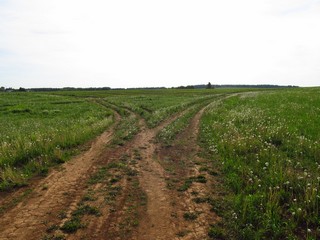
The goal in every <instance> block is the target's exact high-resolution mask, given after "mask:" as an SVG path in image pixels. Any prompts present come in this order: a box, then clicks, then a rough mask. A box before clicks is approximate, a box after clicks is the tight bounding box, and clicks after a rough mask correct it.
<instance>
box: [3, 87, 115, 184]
mask: <svg viewBox="0 0 320 240" xmlns="http://www.w3.org/2000/svg"><path fill="white" fill-rule="evenodd" d="M0 112H1V115H0V125H1V128H0V136H1V138H0V173H1V175H0V189H2V190H3V189H7V188H10V187H12V186H17V185H21V184H25V183H26V180H27V179H28V178H29V177H30V176H32V175H33V174H34V173H42V174H45V173H46V172H47V170H48V166H49V165H52V163H54V162H57V163H59V162H64V161H65V160H66V159H67V158H68V154H70V150H72V149H73V148H74V147H75V146H78V145H79V144H82V143H84V142H85V141H88V140H90V139H91V138H93V137H94V136H95V135H97V134H98V133H101V132H102V131H103V130H104V129H106V128H107V127H108V126H110V125H111V124H112V122H113V113H112V111H111V110H110V109H108V108H106V107H103V106H101V105H98V104H96V103H94V102H90V101H87V100H85V99H74V98H70V97H65V96H54V95H48V94H35V93H22V94H21V93H20V94H19V93H3V94H1V95H0ZM68 150H69V151H68Z"/></svg>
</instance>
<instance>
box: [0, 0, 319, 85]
mask: <svg viewBox="0 0 320 240" xmlns="http://www.w3.org/2000/svg"><path fill="white" fill-rule="evenodd" d="M1 5H2V3H1V2H0V85H5V86H13V87H19V86H24V87H41V86H50V87H61V86H83V87H84V86H111V87H137V86H177V85H187V84H198V83H206V82H208V81H211V82H212V83H217V84H224V83H230V84H236V83H241V84H243V83H248V84H263V83H270V84H291V85H306V86H311V85H319V83H318V82H319V78H320V69H319V67H318V63H319V62H320V44H319V42H320V35H319V34H318V29H320V14H319V13H320V8H319V6H320V4H319V1H315V0H313V1H312V0H310V1H306V0H305V1H299V0H282V1H278V0H265V1H257V0H255V1H254V0H244V1H236V0H227V1H209V0H208V1H190V0H185V1H182V0H179V1H178V0H171V1H168V0H164V1H141V0H140V1H124V0H122V1H121V0H120V1H99V0H92V1H79V0H78V1H74V0H64V1H62V0H55V1H49V0H29V1H23V0H12V1H7V3H6V4H4V5H2V6H1ZM1 49H2V51H1ZM4 52H5V53H4Z"/></svg>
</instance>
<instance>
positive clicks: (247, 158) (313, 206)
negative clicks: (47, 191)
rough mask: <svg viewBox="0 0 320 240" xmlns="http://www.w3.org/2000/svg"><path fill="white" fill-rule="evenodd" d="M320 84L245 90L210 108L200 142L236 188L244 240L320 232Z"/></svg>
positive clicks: (233, 219)
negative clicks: (306, 86) (303, 87)
mask: <svg viewBox="0 0 320 240" xmlns="http://www.w3.org/2000/svg"><path fill="white" fill-rule="evenodd" d="M319 139H320V89H319V88H318V89H317V88H316V89H298V90H296V89H292V90H281V91H276V92H263V93H262V92H260V93H257V94H244V95H242V96H238V97H232V98H229V99H227V100H225V101H223V102H220V103H219V104H217V105H216V106H213V107H212V108H211V109H210V110H209V111H207V112H206V113H205V114H204V116H203V119H202V122H201V133H200V141H201V143H202V145H203V147H204V148H205V149H206V150H207V151H208V152H210V155H211V157H212V164H213V165H214V166H216V167H221V168H222V170H223V173H224V176H225V182H226V183H227V185H228V187H229V189H230V190H231V191H232V195H231V205H232V209H233V212H225V213H224V214H225V218H226V220H227V216H228V217H230V219H229V222H230V223H231V224H230V225H229V226H228V227H230V226H231V227H232V228H233V230H234V232H236V234H237V235H236V236H238V237H237V238H238V239H281V238H283V239H319V238H320V210H319V200H320V192H319V191H320V142H319Z"/></svg>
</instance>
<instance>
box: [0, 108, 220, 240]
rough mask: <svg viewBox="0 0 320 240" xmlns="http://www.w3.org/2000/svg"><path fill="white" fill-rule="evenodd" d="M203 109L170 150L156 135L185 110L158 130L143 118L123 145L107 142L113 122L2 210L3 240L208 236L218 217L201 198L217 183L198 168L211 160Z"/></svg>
mask: <svg viewBox="0 0 320 240" xmlns="http://www.w3.org/2000/svg"><path fill="white" fill-rule="evenodd" d="M204 110H205V107H204V108H203V109H201V111H199V112H198V113H197V114H196V115H195V116H194V117H193V119H192V121H191V122H190V125H189V126H188V127H187V128H186V130H185V131H183V132H182V133H180V134H179V135H178V136H177V138H176V140H175V142H174V143H173V144H172V146H171V147H169V148H168V147H163V146H161V144H159V143H156V141H155V137H156V135H157V133H158V132H159V131H160V130H161V129H163V128H164V127H165V126H167V125H168V124H170V123H171V122H172V121H174V120H175V119H176V118H178V117H179V116H180V115H181V114H182V113H180V114H176V115H175V116H173V117H171V118H170V119H168V120H167V121H165V122H163V123H162V124H160V125H159V126H158V127H156V128H154V129H148V128H147V126H146V124H145V122H144V121H143V120H142V119H140V122H139V125H140V132H139V133H138V134H137V135H136V136H135V137H134V138H133V139H132V140H130V141H128V142H127V143H125V144H124V145H123V146H113V145H112V146H109V147H108V145H110V142H111V140H112V137H113V133H114V128H112V129H110V130H108V131H106V132H105V133H103V134H102V135H101V136H99V137H98V138H97V139H96V140H94V141H93V142H92V145H91V148H90V149H89V150H88V151H86V152H84V153H82V154H80V155H79V156H77V157H75V158H73V159H72V160H70V161H69V162H67V163H65V164H63V165H61V167H60V168H59V169H54V170H52V171H51V173H50V174H49V175H48V176H47V177H46V178H44V179H41V180H38V181H37V182H36V184H35V185H34V186H32V192H31V194H29V195H28V196H27V197H25V198H24V199H23V200H22V201H21V202H20V203H19V204H18V205H16V206H14V207H12V208H11V209H9V210H7V211H6V212H5V213H4V214H3V215H2V216H1V218H0V239H1V240H11V239H136V240H150V239H209V238H208V228H209V225H210V224H212V223H215V222H217V221H219V217H217V216H216V215H215V214H214V213H213V212H212V211H210V204H208V201H204V200H203V199H209V196H210V195H212V189H214V188H212V185H214V183H215V179H214V177H213V176H211V175H210V174H208V173H202V172H200V171H199V166H200V165H201V163H203V164H205V163H206V160H205V159H202V158H200V157H199V156H198V153H199V152H200V149H199V147H198V146H197V143H196V142H197V141H196V140H197V135H198V128H199V120H200V118H201V115H202V113H203V111H204ZM118 120H119V118H118ZM199 164H200V165H199ZM188 179H189V180H188ZM190 179H191V180H190ZM186 181H189V185H188V188H187V189H183V191H181V186H184V185H183V184H185V182H186ZM14 194H16V195H17V194H21V193H19V192H18V193H14ZM14 194H12V196H10V195H9V196H6V197H4V198H2V199H0V203H2V204H5V202H6V201H8V199H10V197H11V198H13V197H14ZM195 199H196V200H195Z"/></svg>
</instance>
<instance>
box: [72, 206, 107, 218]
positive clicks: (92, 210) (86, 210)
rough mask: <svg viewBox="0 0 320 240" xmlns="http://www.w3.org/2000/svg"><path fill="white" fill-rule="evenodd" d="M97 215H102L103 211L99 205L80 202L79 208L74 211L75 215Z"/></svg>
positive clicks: (73, 214)
mask: <svg viewBox="0 0 320 240" xmlns="http://www.w3.org/2000/svg"><path fill="white" fill-rule="evenodd" d="M86 214H87V215H95V216H100V215H101V213H100V211H99V209H98V208H97V207H93V206H90V205H87V204H80V205H79V206H78V208H77V209H76V210H75V211H74V212H73V213H72V216H74V217H80V216H83V215H86Z"/></svg>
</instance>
